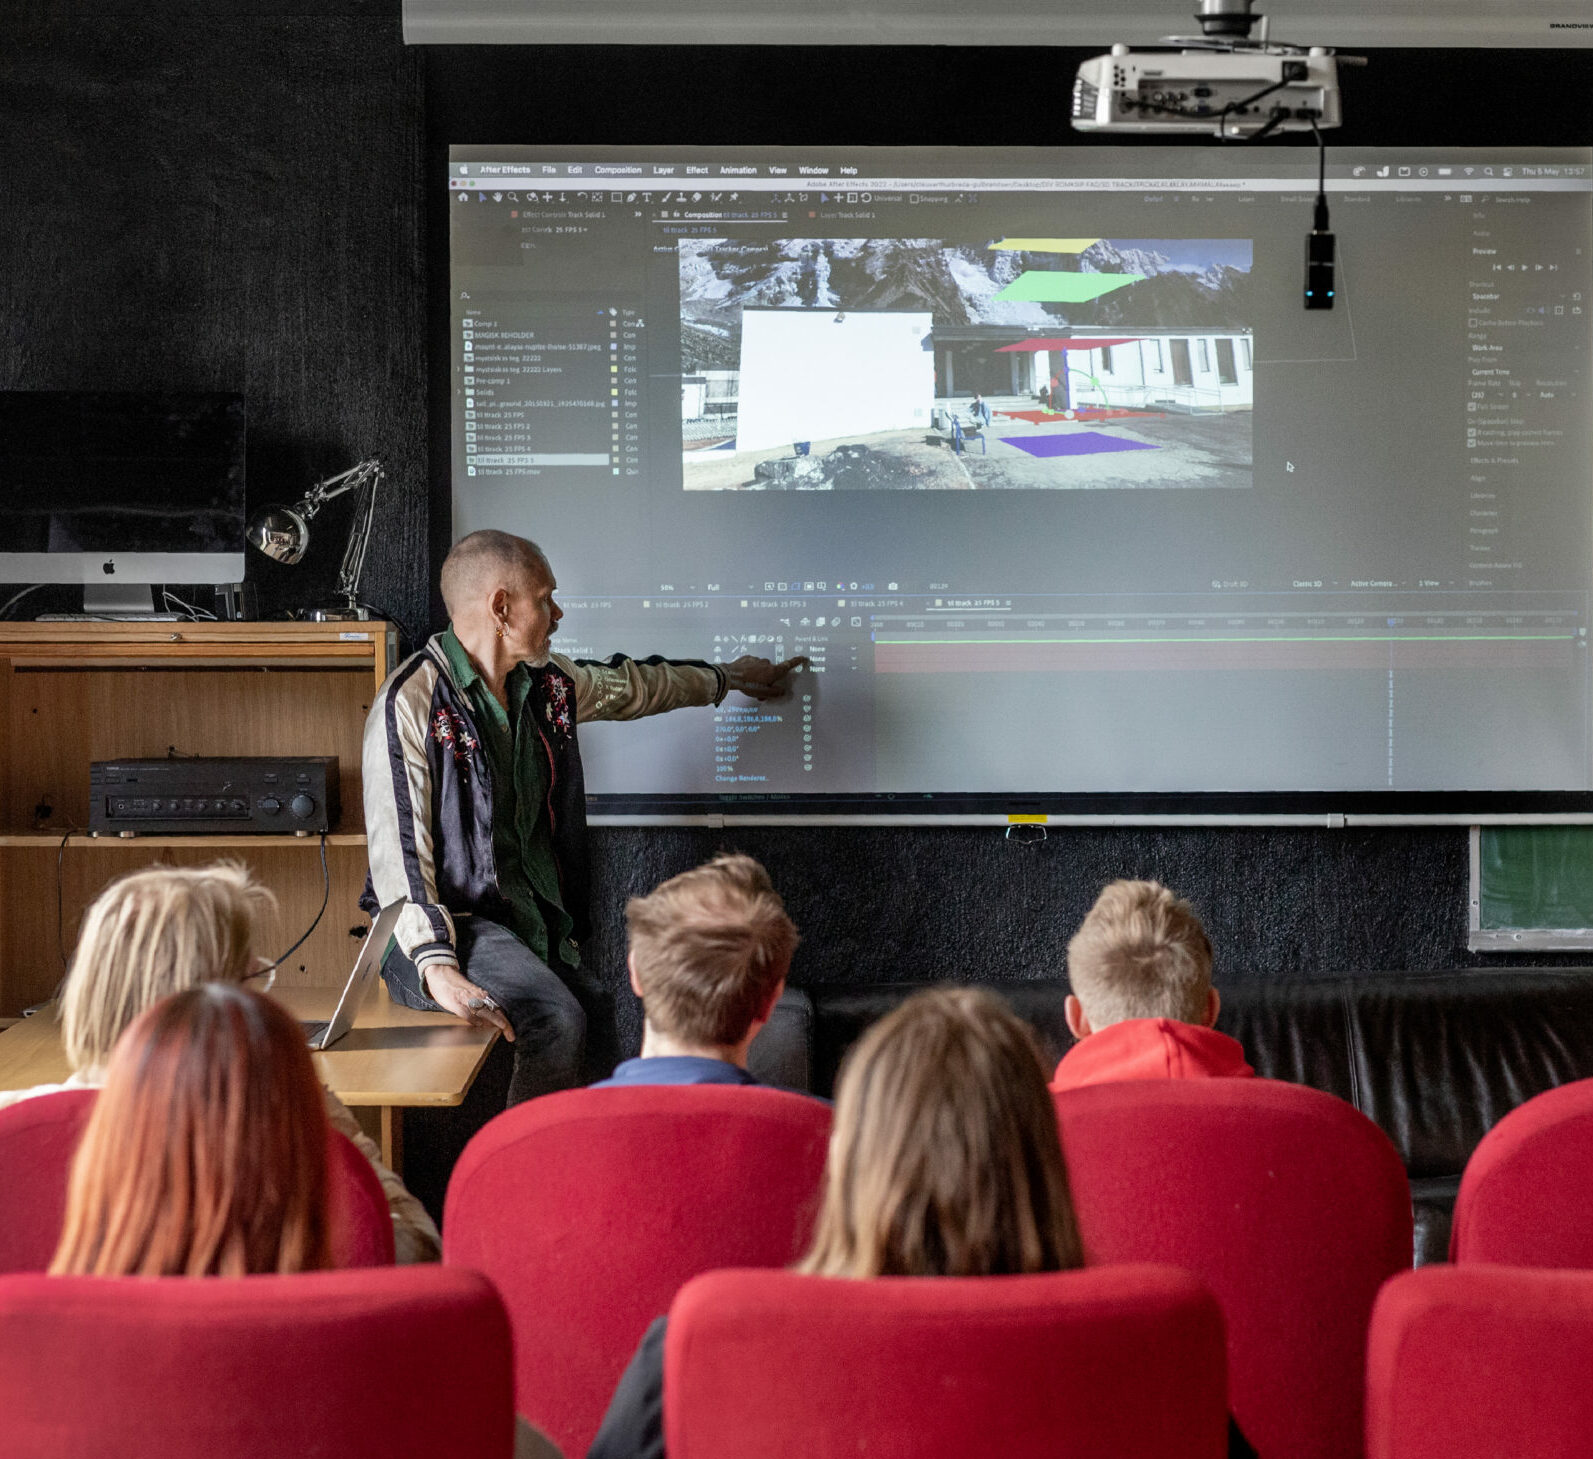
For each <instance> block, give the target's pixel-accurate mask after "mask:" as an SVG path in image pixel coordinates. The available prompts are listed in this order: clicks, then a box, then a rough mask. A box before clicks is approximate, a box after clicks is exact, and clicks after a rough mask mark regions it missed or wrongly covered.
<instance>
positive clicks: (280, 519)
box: [248, 456, 385, 623]
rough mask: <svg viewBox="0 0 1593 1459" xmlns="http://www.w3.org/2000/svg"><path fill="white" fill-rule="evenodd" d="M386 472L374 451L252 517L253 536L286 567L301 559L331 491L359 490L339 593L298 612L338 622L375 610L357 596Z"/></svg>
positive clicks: (338, 493) (340, 571) (319, 620)
mask: <svg viewBox="0 0 1593 1459" xmlns="http://www.w3.org/2000/svg"><path fill="white" fill-rule="evenodd" d="M384 475H385V472H383V470H382V463H381V462H380V461H379V460H377V458H376V457H374V456H372V457H370V458H369V459H368V460H365V461H361V462H360V463H359V465H357V466H351V467H350V468H349V469H348V470H347V471H344V472H342V473H340V474H339V475H337V476H329V477H327V478H326V479H325V480H324V481H318V482H316V483H315V485H314V486H312V487H311V488H310V489H309V490H308V491H307V492H305V494H304V495H303V496H302V497H301V498H300V499H299V500H298V501H296V502H294V503H293V505H292V506H290V507H285V506H280V505H272V506H267V507H262V508H261V509H260V510H259V511H258V512H256V513H255V514H254V516H252V517H251V518H250V519H249V531H248V536H249V541H250V542H251V543H252V544H253V545H254V546H255V547H257V548H259V550H260V551H261V552H263V553H265V555H266V556H267V557H269V558H271V559H273V560H274V561H276V562H280V563H283V564H285V565H286V566H288V567H291V566H293V564H294V563H296V562H298V561H300V559H302V558H303V556H304V554H305V553H306V552H307V551H309V547H310V522H311V521H312V520H313V519H314V517H315V514H316V513H317V512H319V511H320V510H321V508H322V507H324V506H325V505H326V504H327V503H328V502H329V501H331V500H332V498H333V497H339V496H342V495H343V494H344V493H345V492H350V491H352V492H355V493H357V495H356V498H355V504H354V518H353V521H352V522H351V523H350V525H349V534H348V545H347V546H346V547H345V548H344V549H343V565H342V567H340V568H339V569H338V574H337V594H336V596H337V598H338V599H339V600H340V601H338V602H336V603H334V604H333V605H332V606H331V607H329V608H305V609H302V610H300V614H299V616H300V617H302V618H308V619H310V620H312V621H313V622H316V623H339V622H345V621H347V620H350V619H366V618H370V617H371V616H372V614H371V611H370V609H368V608H366V607H365V606H364V605H363V604H362V603H361V602H360V600H359V586H360V574H361V573H362V572H363V571H364V569H365V553H366V550H367V549H368V548H369V547H370V544H371V528H372V526H373V525H374V523H375V520H376V491H377V488H378V487H379V486H380V485H381V483H382V477H383V476H384Z"/></svg>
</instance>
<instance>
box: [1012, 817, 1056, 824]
mask: <svg viewBox="0 0 1593 1459" xmlns="http://www.w3.org/2000/svg"><path fill="white" fill-rule="evenodd" d="M1050 819H1051V818H1050V817H1049V816H1008V817H1007V824H1008V825H1009V826H1043V825H1044V824H1045V823H1046V822H1047V821H1048V820H1050Z"/></svg>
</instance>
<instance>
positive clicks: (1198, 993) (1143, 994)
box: [1068, 881, 1215, 1029]
mask: <svg viewBox="0 0 1593 1459" xmlns="http://www.w3.org/2000/svg"><path fill="white" fill-rule="evenodd" d="M1068 982H1069V983H1070V984H1072V987H1073V996H1074V997H1075V998H1077V999H1078V1001H1079V1003H1080V1004H1081V1005H1082V1006H1083V1009H1084V1012H1085V1014H1086V1015H1087V1016H1088V1018H1089V1022H1090V1026H1091V1027H1092V1028H1095V1029H1102V1028H1107V1027H1110V1026H1111V1025H1112V1024H1114V1023H1122V1022H1124V1021H1126V1020H1128V1019H1131V1018H1172V1019H1177V1020H1178V1021H1179V1022H1181V1023H1208V1022H1210V1021H1211V1018H1214V1017H1215V1011H1214V1010H1212V1009H1211V1007H1210V1005H1211V995H1212V987H1211V941H1210V939H1209V938H1208V937H1207V936H1206V929H1205V928H1204V927H1202V926H1201V925H1200V918H1199V917H1197V916H1196V915H1195V909H1194V908H1193V907H1191V906H1190V905H1189V903H1188V902H1186V901H1184V900H1183V899H1182V898H1181V897H1177V896H1174V895H1173V893H1172V892H1170V891H1168V890H1167V888H1166V887H1164V886H1163V885H1162V884H1161V883H1160V882H1154V881H1114V882H1112V883H1111V884H1110V885H1109V886H1107V888H1106V889H1105V890H1104V891H1103V892H1102V893H1101V895H1100V896H1099V897H1098V898H1097V899H1096V902H1095V905H1094V906H1093V907H1091V908H1090V910H1089V914H1088V915H1087V916H1086V917H1085V919H1084V921H1083V923H1082V924H1081V925H1080V927H1079V930H1078V931H1077V932H1076V933H1074V934H1073V940H1072V941H1071V942H1069V943H1068ZM1208 1013H1209V1015H1210V1016H1208Z"/></svg>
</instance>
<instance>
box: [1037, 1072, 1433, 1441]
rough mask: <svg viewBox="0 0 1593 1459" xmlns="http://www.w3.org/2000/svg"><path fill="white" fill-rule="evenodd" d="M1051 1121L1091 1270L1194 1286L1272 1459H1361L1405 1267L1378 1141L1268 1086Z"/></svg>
mask: <svg viewBox="0 0 1593 1459" xmlns="http://www.w3.org/2000/svg"><path fill="white" fill-rule="evenodd" d="M1056 1107H1057V1117H1058V1121H1059V1123H1060V1126H1061V1131H1062V1149H1063V1153H1064V1155H1065V1157H1066V1160H1067V1166H1068V1178H1069V1183H1070V1184H1071V1186H1072V1189H1073V1200H1074V1205H1075V1207H1076V1208H1077V1211H1078V1218H1079V1229H1080V1234H1081V1235H1082V1237H1083V1240H1084V1249H1085V1256H1086V1258H1087V1260H1088V1261H1089V1262H1090V1263H1091V1264H1095V1263H1109V1262H1124V1261H1154V1262H1166V1263H1168V1264H1170V1265H1173V1266H1180V1267H1183V1268H1185V1269H1186V1270H1188V1271H1191V1272H1194V1273H1195V1274H1196V1275H1197V1276H1199V1277H1201V1278H1203V1279H1204V1280H1205V1282H1206V1283H1207V1284H1208V1285H1209V1286H1210V1288H1211V1289H1212V1291H1213V1292H1214V1293H1215V1294H1216V1296H1217V1300H1218V1301H1219V1302H1220V1303H1221V1304H1222V1310H1223V1316H1224V1318H1225V1319H1226V1323H1227V1329H1228V1385H1229V1402H1230V1404H1231V1406H1232V1409H1233V1414H1234V1417H1235V1418H1236V1419H1237V1420H1238V1422H1239V1426H1240V1428H1242V1429H1243V1430H1244V1432H1245V1435H1246V1437H1247V1438H1248V1439H1249V1440H1250V1442H1251V1443H1252V1444H1253V1445H1254V1446H1255V1447H1256V1449H1257V1450H1258V1451H1259V1452H1260V1453H1261V1454H1263V1455H1264V1456H1266V1459H1358V1456H1359V1455H1360V1452H1361V1439H1362V1434H1361V1402H1362V1394H1363V1391H1364V1376H1365V1358H1366V1328H1367V1323H1368V1321H1369V1320H1370V1318H1371V1312H1372V1301H1373V1299H1374V1298H1375V1297H1376V1295H1377V1289H1378V1288H1379V1287H1380V1286H1381V1285H1382V1283H1383V1282H1384V1281H1385V1280H1386V1279H1387V1278H1388V1277H1390V1276H1392V1275H1393V1274H1394V1273H1395V1272H1398V1271H1401V1270H1404V1269H1406V1268H1408V1267H1409V1266H1410V1263H1411V1204H1410V1188H1409V1185H1408V1183H1407V1181H1406V1179H1405V1171H1404V1167H1403V1166H1402V1165H1401V1164H1400V1160H1399V1156H1398V1155H1397V1154H1396V1153H1395V1151H1394V1147H1393V1146H1392V1145H1391V1144H1390V1143H1389V1140H1388V1137H1387V1136H1386V1135H1384V1134H1383V1132H1382V1131H1381V1130H1379V1129H1378V1128H1377V1126H1376V1125H1375V1124H1373V1123H1372V1122H1371V1121H1370V1120H1369V1119H1367V1118H1366V1117H1365V1116H1364V1115H1362V1114H1360V1113H1359V1112H1358V1111H1357V1110H1355V1109H1353V1108H1352V1107H1351V1106H1350V1105H1347V1104H1345V1103H1344V1102H1343V1101H1341V1100H1338V1099H1335V1098H1333V1097H1332V1096H1331V1095H1327V1094H1323V1093H1321V1092H1320V1091H1318V1090H1315V1089H1306V1088H1303V1087H1301V1086H1298V1085H1293V1084H1282V1083H1277V1082H1274V1081H1272V1080H1262V1079H1233V1080H1227V1079H1210V1080H1198V1081H1193V1080H1192V1081H1179V1080H1146V1081H1143V1082H1139V1083H1123V1084H1101V1085H1096V1086H1093V1087H1090V1088H1086V1089H1078V1090H1073V1091H1070V1092H1068V1093H1065V1094H1058V1095H1057V1096H1056Z"/></svg>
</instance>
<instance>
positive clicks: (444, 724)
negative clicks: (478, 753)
mask: <svg viewBox="0 0 1593 1459" xmlns="http://www.w3.org/2000/svg"><path fill="white" fill-rule="evenodd" d="M431 737H432V738H433V739H434V740H436V741H437V743H438V744H439V745H443V746H445V747H446V748H448V749H451V750H452V751H453V755H454V762H455V763H456V764H460V765H468V764H469V763H470V757H471V755H472V754H473V753H474V752H475V750H476V747H477V745H478V743H479V742H478V741H477V739H476V737H475V736H474V735H472V734H471V733H470V730H469V728H468V727H467V726H466V724H465V717H464V716H463V715H462V714H460V713H459V712H458V710H455V709H448V708H446V707H444V708H442V709H439V710H438V711H437V713H436V714H434V715H433V716H432V721H431Z"/></svg>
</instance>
